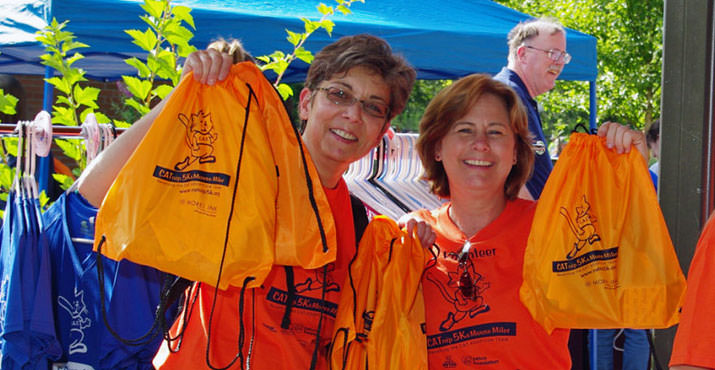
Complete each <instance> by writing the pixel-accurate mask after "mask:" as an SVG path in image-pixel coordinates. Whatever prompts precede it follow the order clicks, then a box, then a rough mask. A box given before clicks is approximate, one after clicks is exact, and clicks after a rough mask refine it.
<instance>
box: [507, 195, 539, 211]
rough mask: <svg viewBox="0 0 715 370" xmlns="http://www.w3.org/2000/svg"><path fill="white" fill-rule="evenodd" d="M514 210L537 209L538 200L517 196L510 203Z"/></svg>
mask: <svg viewBox="0 0 715 370" xmlns="http://www.w3.org/2000/svg"><path fill="white" fill-rule="evenodd" d="M508 204H509V205H510V206H511V207H512V208H513V209H514V210H518V211H531V212H533V211H534V210H536V204H537V203H536V201H535V200H530V199H523V198H516V199H514V200H512V201H509V203H508Z"/></svg>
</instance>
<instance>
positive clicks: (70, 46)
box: [62, 41, 89, 52]
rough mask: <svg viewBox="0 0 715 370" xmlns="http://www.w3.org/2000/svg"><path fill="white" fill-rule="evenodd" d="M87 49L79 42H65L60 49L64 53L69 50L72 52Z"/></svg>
mask: <svg viewBox="0 0 715 370" xmlns="http://www.w3.org/2000/svg"><path fill="white" fill-rule="evenodd" d="M88 47H89V45H87V44H85V43H83V42H79V41H67V42H65V43H63V44H62V49H63V50H64V51H65V52H69V51H70V50H74V49H79V48H88Z"/></svg>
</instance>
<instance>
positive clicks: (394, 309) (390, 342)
mask: <svg viewBox="0 0 715 370" xmlns="http://www.w3.org/2000/svg"><path fill="white" fill-rule="evenodd" d="M426 259H427V253H426V252H425V250H424V249H423V248H422V246H421V245H420V242H419V240H418V239H416V238H414V237H411V236H409V235H408V234H407V232H406V231H403V230H400V229H399V227H398V226H397V224H396V223H395V221H392V220H391V219H389V218H387V217H385V216H376V217H375V218H373V220H372V221H371V222H370V223H369V224H368V226H367V228H366V229H365V233H364V234H363V236H362V239H361V240H360V245H359V247H358V251H357V255H356V257H355V258H354V259H353V261H352V262H351V263H350V269H349V273H348V276H347V278H346V279H345V284H343V287H344V288H345V289H343V292H342V294H341V296H340V302H339V304H338V313H337V316H336V318H335V326H334V328H333V343H332V348H331V353H330V363H331V368H332V369H354V370H362V369H427V337H426V335H425V332H424V329H423V328H424V323H425V307H424V299H423V297H422V285H421V283H420V280H421V277H422V271H423V270H424V266H425V262H426Z"/></svg>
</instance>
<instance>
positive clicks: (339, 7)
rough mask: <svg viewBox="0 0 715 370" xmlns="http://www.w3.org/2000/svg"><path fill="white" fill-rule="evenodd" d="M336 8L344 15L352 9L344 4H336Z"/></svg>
mask: <svg viewBox="0 0 715 370" xmlns="http://www.w3.org/2000/svg"><path fill="white" fill-rule="evenodd" d="M336 8H337V9H338V10H339V11H340V12H341V13H343V14H345V15H348V14H350V13H352V11H351V10H350V9H349V8H348V7H347V6H345V5H338V6H337V7H336Z"/></svg>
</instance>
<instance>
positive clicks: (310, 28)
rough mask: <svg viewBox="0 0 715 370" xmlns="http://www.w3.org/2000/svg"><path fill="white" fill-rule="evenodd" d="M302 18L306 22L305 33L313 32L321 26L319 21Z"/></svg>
mask: <svg viewBox="0 0 715 370" xmlns="http://www.w3.org/2000/svg"><path fill="white" fill-rule="evenodd" d="M301 20H303V23H304V24H305V33H307V34H311V33H313V31H315V30H317V29H318V28H319V27H320V23H319V22H313V21H311V20H310V19H308V18H301Z"/></svg>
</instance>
